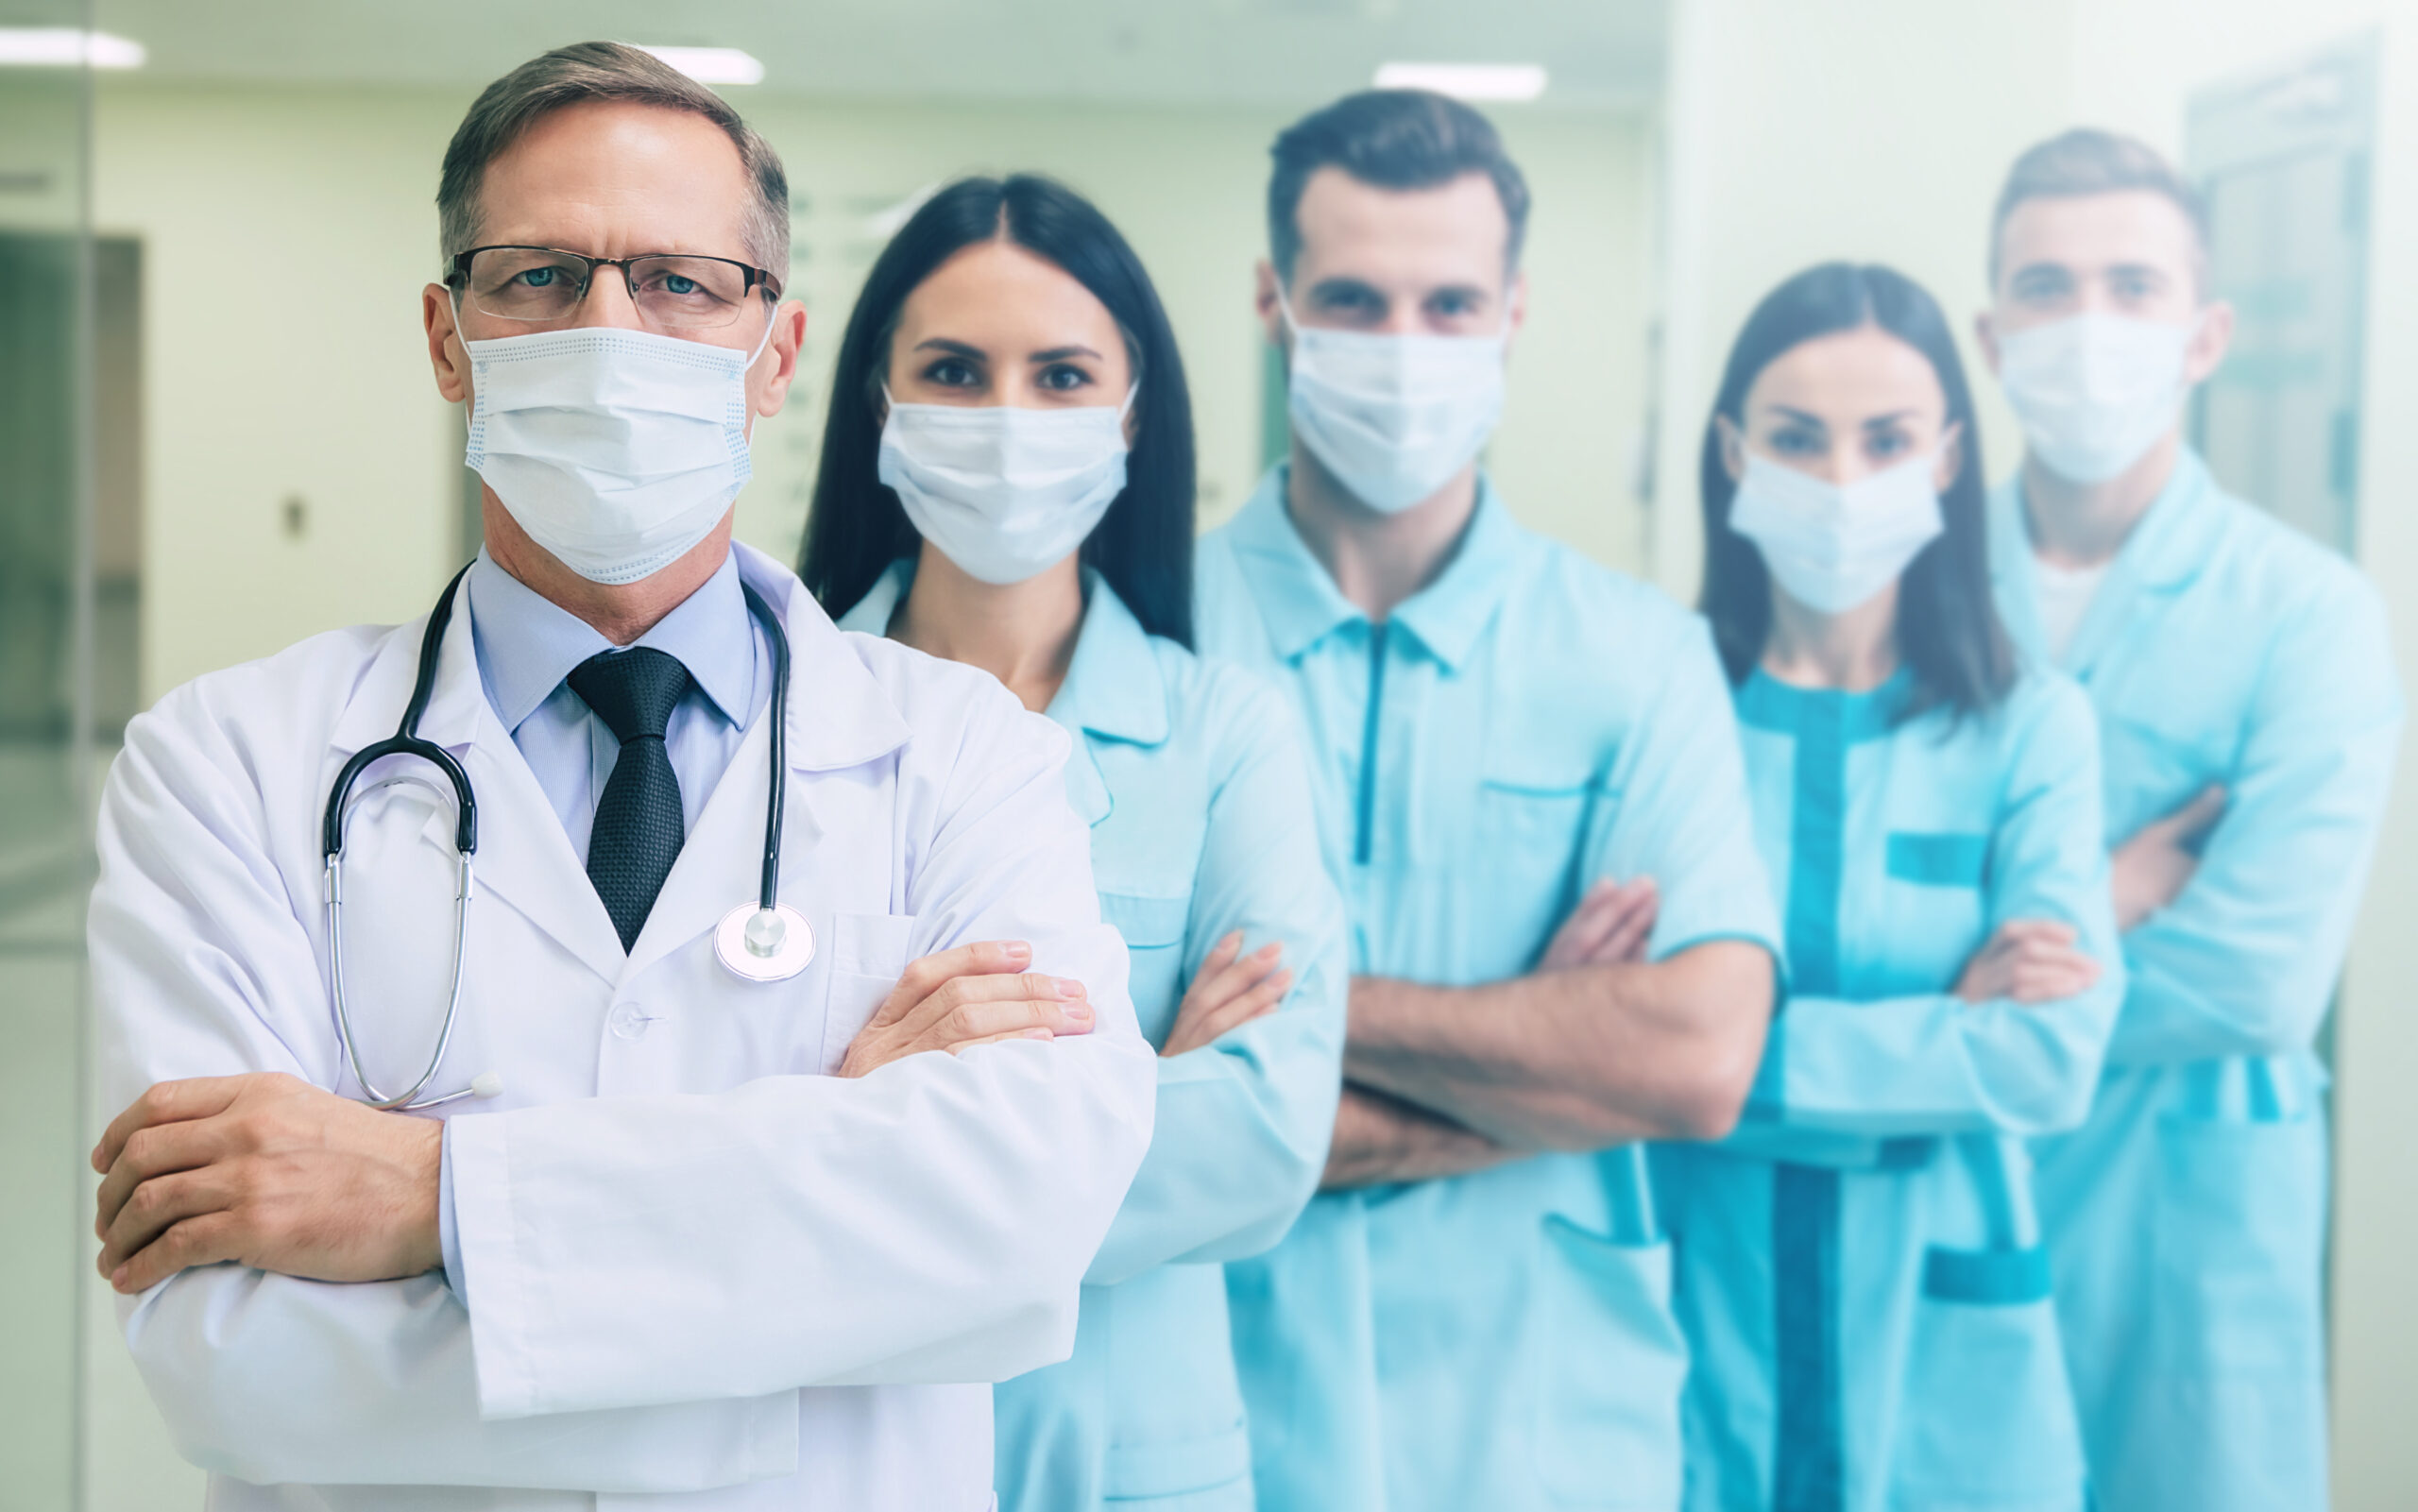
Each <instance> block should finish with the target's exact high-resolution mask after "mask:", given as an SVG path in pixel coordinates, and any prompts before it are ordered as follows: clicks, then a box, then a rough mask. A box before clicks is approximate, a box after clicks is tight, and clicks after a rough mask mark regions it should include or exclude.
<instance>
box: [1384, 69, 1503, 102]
mask: <svg viewBox="0 0 2418 1512" xmlns="http://www.w3.org/2000/svg"><path fill="white" fill-rule="evenodd" d="M1377 88H1379V89H1381V90H1434V91H1435V92H1436V93H1439V94H1449V95H1451V96H1452V97H1453V98H1455V99H1456V100H1533V99H1535V98H1536V97H1537V96H1538V95H1540V94H1542V93H1544V92H1545V70H1544V65H1543V64H1541V63H1384V64H1380V65H1379V66H1378V68H1377Z"/></svg>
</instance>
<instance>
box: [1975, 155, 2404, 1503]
mask: <svg viewBox="0 0 2418 1512" xmlns="http://www.w3.org/2000/svg"><path fill="white" fill-rule="evenodd" d="M1993 242H1994V245H1993V247H1992V254H1991V264H1992V265H1991V280H1992V284H1993V287H1994V303H1993V305H1992V307H1991V309H1990V311H1989V313H1988V314H1986V315H1984V317H1983V319H1982V321H1981V337H1982V342H1983V345H1984V348H1986V349H1987V350H1988V352H1989V355H1990V359H1991V363H1992V365H1994V366H1995V367H1996V368H1997V370H1998V373H1999V376H2000V379H2001V382H2003V383H2004V384H2005V387H2006V391H2007V398H2008V399H2009V400H2010V401H2012V403H2013V404H2014V406H2015V409H2016V412H2017V414H2018V416H2021V418H2022V420H2023V425H2024V432H2025V436H2026V439H2027V442H2028V450H2027V451H2026V453H2025V456H2024V462H2023V467H2022V470H2021V471H2020V473H2018V475H2017V476H2016V477H2015V478H2013V479H2010V480H2009V481H2008V482H2007V484H2005V485H2004V486H2002V487H2001V489H2000V490H1999V491H1998V494H1997V496H1996V497H1995V498H1994V499H1993V500H1992V509H1991V516H1992V519H1991V527H1992V540H1991V545H1990V557H1991V564H1992V568H1993V571H1994V574H1995V576H1996V579H1997V592H1998V597H1999V603H2000V608H2001V613H2002V614H2003V616H2004V618H2005V620H2006V623H2007V628H2008V630H2009V631H2010V633H2012V634H2013V635H2014V636H2015V637H2016V639H2017V641H2018V644H2019V645H2020V646H2021V647H2022V648H2023V649H2024V651H2025V652H2026V653H2028V654H2031V655H2032V656H2034V657H2035V658H2038V659H2040V660H2044V661H2047V662H2049V663H2052V664H2053V665H2055V666H2058V667H2062V668H2064V669H2065V670H2066V671H2069V672H2071V673H2072V674H2073V675H2074V676H2075V677H2076V678H2078V679H2079V680H2080V681H2081V683H2082V684H2083V686H2084V688H2086V690H2087V691H2088V693H2089V695H2090V700H2091V703H2092V704H2093V705H2094V706H2095V707H2096V708H2097V709H2098V711H2099V717H2100V722H2101V728H2102V745H2103V750H2104V756H2105V780H2106V787H2107V802H2106V819H2107V834H2108V844H2109V847H2110V849H2111V851H2112V852H2113V856H2112V865H2111V872H2112V877H2113V885H2114V889H2115V893H2116V909H2117V916H2118V918H2117V922H2118V925H2119V926H2120V927H2121V928H2122V929H2123V930H2124V931H2125V933H2124V958H2125V964H2126V966H2127V968H2128V970H2129V972H2130V975H2131V985H2130V988H2129V992H2128V995H2127V996H2126V998H2125V1002H2124V1007H2123V1011H2122V1015H2121V1017H2120V1020H2119V1022H2118V1025H2117V1028H2116V1034H2115V1038H2114V1040H2113V1042H2112V1043H2111V1044H2110V1045H2109V1048H2108V1052H2107V1069H2106V1073H2105V1076H2104V1079H2103V1082H2102V1084H2101V1088H2100V1094H2099V1099H2098V1103H2097V1106H2096V1108H2095V1110H2094V1112H2093V1113H2092V1115H2091V1119H2090V1122H2089V1123H2088V1124H2086V1126H2085V1127H2084V1128H2083V1129H2082V1130H2080V1131H2078V1132H2076V1133H2074V1134H2071V1135H2067V1136H2064V1137H2062V1138H2060V1139H2057V1140H2055V1141H2052V1142H2051V1143H2050V1145H2049V1146H2048V1147H2047V1148H2046V1149H2045V1150H2044V1152H2043V1161H2042V1164H2041V1166H2040V1199H2041V1215H2042V1220H2043V1223H2044V1225H2045V1226H2046V1228H2047V1230H2048V1233H2049V1239H2050V1243H2051V1246H2052V1255H2053V1259H2054V1262H2055V1272H2056V1278H2057V1295H2058V1311H2059V1315H2060V1318H2061V1321H2062V1322H2063V1324H2064V1327H2065V1331H2066V1334H2067V1349H2068V1356H2069V1360H2070V1362H2071V1365H2072V1368H2073V1374H2074V1385H2075V1389H2076V1393H2077V1396H2078V1397H2079V1400H2080V1405H2081V1409H2082V1419H2083V1429H2084V1436H2085V1439H2086V1449H2087V1451H2088V1454H2089V1458H2090V1470H2091V1476H2092V1481H2093V1484H2094V1487H2095V1490H2096V1493H2097V1496H2098V1501H2099V1504H2100V1505H2101V1506H2103V1507H2105V1508H2108V1509H2110V1512H2138V1509H2142V1508H2169V1507H2171V1508H2177V1509H2182V1508H2189V1509H2191V1512H2228V1509H2232V1508H2241V1509H2244V1512H2248V1509H2251V1508H2260V1509H2268V1508H2278V1507H2322V1506H2324V1505H2325V1504H2326V1470H2325V1400H2324V1338H2323V1334H2322V1329H2323V1322H2324V1320H2323V1317H2322V1311H2321V1285H2322V1282H2321V1277H2322V1270H2323V1264H2324V1244H2325V1194H2326V1140H2325V1111H2324V1088H2325V1072H2324V1068H2323V1066H2322V1065H2321V1064H2320V1062H2319V1061H2318V1059H2317V1056H2316V1054H2315V1053H2314V1050H2313V1045H2314V1044H2315V1041H2316V1038H2317V1033H2318V1028H2319V1026H2320V1024H2321V1023H2323V1021H2324V1017H2325V1012H2326V1010H2327V1008H2328V1006H2329V1004H2330V1002H2331V1000H2332V995H2333V992H2334V983H2335V978H2336V977H2337V975H2338V974H2339V972H2340V971H2341V965H2342V957H2343V952H2344V950H2345V948H2346V946H2347V943H2348V941H2349V938H2350V933H2351V926H2352V922H2353V918H2354V915H2355V914H2356V912H2357V910H2358V901H2359V892H2360V887H2361V883H2362V881H2363V879H2364V878H2365V877H2366V875H2367V870H2368V861H2369V858H2370V855H2371V853H2372V852H2373V850H2374V848H2375V837H2376V827H2377V823H2378V820H2379V818H2380V815H2381V811H2382V809H2383V807H2384V801H2385V790H2386V785H2387V782H2388V780H2389V778H2390V775H2391V773H2392V764H2393V753H2394V746H2395V744H2396V742H2397V740H2398V739H2399V734H2400V729H2401V697H2400V691H2399V685H2398V682H2397V680H2396V678H2395V676H2394V672H2393V668H2392V658H2391V652H2390V648H2389V646H2388V644H2387V638H2386V625H2385V616H2384V608H2383V604H2382V603H2380V602H2379V600H2378V598H2377V596H2376V594H2375V590H2374V589H2373V588H2371V587H2370V586H2369V585H2368V583H2367V581H2366V580H2365V579H2364V578H2362V577H2361V576H2360V575H2359V573H2358V571H2357V570H2355V569H2353V568H2352V567H2351V566H2350V565H2349V564H2348V563H2346V562H2344V561H2343V560H2342V559H2341V558H2340V557H2339V556H2336V555H2335V554H2333V553H2332V552H2328V551H2325V550H2324V549H2323V548H2321V547H2319V546H2318V545H2316V544H2315V543H2313V542H2311V541H2309V540H2307V539H2306V538H2305V537H2303V536H2301V535H2297V534H2295V533H2294V532H2292V531H2291V530H2290V529H2288V528H2286V527H2285V526H2283V525H2281V524H2279V523H2278V522H2276V520H2275V519H2273V518H2272V517H2270V516H2268V515H2266V514H2264V513H2262V512H2260V511H2259V510H2257V509H2255V508H2253V507H2252V506H2251V505H2249V504H2247V503H2245V502H2243V501H2240V500H2238V499H2235V498H2233V497H2231V496H2230V495H2228V494H2226V493H2225V492H2224V491H2223V490H2222V488H2220V487H2219V486H2218V485H2217V483H2216V481H2215V480H2214V479H2213V478H2212V477H2211V476H2210V475H2209V472H2208V468H2207V467H2206V465H2205V463H2203V462H2202V461H2201V459H2200V458H2199V457H2198V456H2197V455H2196V454H2195V453H2193V452H2192V451H2191V450H2190V449H2189V448H2188V447H2186V446H2185V445H2184V443H2183V433H2182V416H2183V399H2184V398H2185V396H2186V394H2187V393H2188V390H2189V388H2190V386H2191V385H2192V384H2194V383H2197V382H2201V381H2203V380H2205V378H2206V377H2207V376H2208V375H2209V374H2210V373H2211V372H2213V371H2214V370H2215V368H2216V366H2217V365H2218V363H2219V362H2220V361H2222V358H2223V356H2224V349H2225V345H2226V341H2227V338H2228V337H2229V336H2230V334H2231V332H2232V325H2233V312H2232V311H2231V309H2230V308H2228V307H2227V306H2226V305H2225V304H2223V303H2222V301H2219V300H2216V299H2213V298H2212V297H2210V294H2209V291H2208V289H2207V286H2206V284H2207V246H2206V229H2205V217H2204V215H2203V212H2202V210H2201V207H2200V205H2199V202H2198V200H2197V198H2196V196H2194V195H2193V194H2192V193H2191V191H2190V190H2189V189H2188V187H2187V186H2186V185H2185V184H2184V183H2183V182H2182V180H2181V179H2180V178H2177V177H2176V175H2175V174H2174V172H2173V170H2172V169H2171V168H2170V167H2169V166H2168V165H2167V164H2166V163H2165V162H2164V161H2162V160H2160V159H2159V157H2158V156H2157V155H2156V154H2155V153H2154V152H2153V151H2151V150H2150V149H2149V148H2148V147H2146V146H2143V145H2142V144H2139V143H2137V142H2132V141H2129V140H2126V139H2124V138H2120V137H2115V136H2111V135H2109V134H2107V133H2104V132H2098V131H2074V132H2069V133H2068V134H2066V135H2064V136H2062V137H2058V138H2056V139H2054V140H2052V141H2050V142H2047V143H2044V144H2041V145H2039V146H2037V147H2035V148H2034V149H2032V150H2031V151H2030V152H2028V153H2026V154H2024V156H2023V157H2022V158H2021V159H2019V160H2018V161H2017V162H2016V165H2015V168H2014V171H2013V173H2012V175H2011V176H2010V177H2009V178H2008V181H2007V185H2006V188H2005V191H2004V193H2003V194H2002V195H2001V198H2000V201H1999V209H1998V217H1997V223H1996V226H1995V228H1994V230H1993Z"/></svg>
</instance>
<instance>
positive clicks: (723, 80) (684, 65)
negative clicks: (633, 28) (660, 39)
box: [638, 42, 764, 84]
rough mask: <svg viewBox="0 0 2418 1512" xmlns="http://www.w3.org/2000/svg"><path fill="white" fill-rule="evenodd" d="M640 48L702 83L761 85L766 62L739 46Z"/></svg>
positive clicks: (640, 45) (643, 46) (641, 46)
mask: <svg viewBox="0 0 2418 1512" xmlns="http://www.w3.org/2000/svg"><path fill="white" fill-rule="evenodd" d="M638 46H639V51H640V52H645V53H653V54H655V56H656V57H657V58H660V59H663V60H664V61H665V62H667V63H670V64H671V65H672V66H673V67H674V68H676V69H678V70H680V72H682V73H684V74H686V75H688V76H690V78H693V79H695V80H696V81H697V82H698V83H700V84H761V83H762V82H764V65H763V64H762V63H760V62H758V61H757V60H756V58H755V55H754V54H752V53H743V52H741V51H740V50H739V49H738V48H736V47H649V46H648V45H646V43H644V42H640V43H639V44H638Z"/></svg>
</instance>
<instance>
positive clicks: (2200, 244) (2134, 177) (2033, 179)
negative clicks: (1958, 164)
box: [1990, 127, 2208, 287]
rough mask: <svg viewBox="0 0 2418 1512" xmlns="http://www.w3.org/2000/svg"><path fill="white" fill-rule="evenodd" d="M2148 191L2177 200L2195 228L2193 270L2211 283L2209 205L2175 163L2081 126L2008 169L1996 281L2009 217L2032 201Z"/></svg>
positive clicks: (1997, 214) (1995, 239) (1996, 227)
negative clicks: (2129, 191)
mask: <svg viewBox="0 0 2418 1512" xmlns="http://www.w3.org/2000/svg"><path fill="white" fill-rule="evenodd" d="M2127 190H2144V191H2147V192H2148V193H2150V194H2153V195H2161V196H2163V197H2164V198H2166V199H2167V200H2169V201H2171V202H2172V204H2173V206H2174V208H2175V209H2177V210H2179V211H2181V212H2183V218H2184V219H2185V220H2187V221H2188V222H2190V224H2191V239H2192V244H2193V249H2194V252H2195V256H2194V257H2193V259H2192V272H2193V275H2194V276H2195V277H2197V278H2198V279H2199V280H2201V281H2202V282H2203V283H2205V282H2206V268H2207V259H2208V206H2207V202H2206V201H2205V200H2204V199H2202V198H2201V197H2200V192H2199V191H2198V190H2196V189H2194V188H2192V187H2191V185H2190V183H2189V181H2188V180H2187V179H2186V178H2184V177H2183V176H2182V175H2181V174H2179V173H2177V172H2175V171H2174V165H2173V164H2172V163H2170V162H2168V161H2166V159H2165V158H2164V157H2163V156H2161V155H2160V154H2159V152H2158V150H2157V149H2156V148H2155V147H2153V146H2151V145H2150V144H2148V143H2146V142H2142V141H2140V140H2138V139H2137V138H2135V137H2128V136H2120V135H2119V134H2118V133H2116V132H2114V131H2102V130H2099V129H2097V128H2095V127H2074V128H2073V129H2072V130H2070V131H2066V132H2061V133H2060V134H2058V135H2056V136H2053V137H2051V138H2050V139H2049V140H2048V141H2046V142H2043V143H2040V144H2038V145H2036V146H2034V147H2033V148H2031V149H2030V150H2029V151H2027V152H2025V153H2024V154H2023V156H2021V157H2019V158H2018V159H2016V160H2015V166H2014V167H2012V168H2010V169H2008V170H2007V175H2006V184H2005V186H2004V187H2003V188H2001V190H2000V191H1999V203H1998V209H1997V210H1996V211H1994V212H1992V213H1991V215H1990V283H1991V285H1992V286H1993V287H1995V286H1996V285H1997V283H1998V281H1999V253H2000V245H1999V244H2000V243H2001V240H2003V238H2004V236H2005V232H2006V223H2007V217H2008V216H2010V215H2013V214H2014V213H2015V209H2016V207H2017V206H2018V205H2020V204H2022V203H2023V202H2024V201H2025V200H2027V199H2059V198H2067V197H2071V196H2074V195H2112V194H2120V193H2123V192H2124V191H2127Z"/></svg>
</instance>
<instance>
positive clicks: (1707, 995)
mask: <svg viewBox="0 0 2418 1512" xmlns="http://www.w3.org/2000/svg"><path fill="white" fill-rule="evenodd" d="M1771 984H1772V977H1771V964H1770V958H1769V957H1768V956H1767V955H1765V954H1764V952H1763V951H1762V948H1761V947H1759V946H1754V945H1746V944H1738V943H1713V944H1707V945H1700V946H1697V947H1695V948H1694V949H1692V950H1689V951H1686V952H1683V953H1682V954H1680V955H1678V956H1677V957H1674V958H1673V959H1672V960H1668V961H1663V962H1660V963H1657V964H1654V965H1647V966H1596V967H1579V968H1575V969H1572V970H1568V971H1555V972H1539V973H1537V974H1534V975H1532V976H1528V977H1517V978H1514V979H1513V980H1510V981H1507V982H1496V983H1492V984H1490V985H1487V986H1482V987H1466V988H1441V987H1429V986H1424V985H1422V984H1418V983H1412V982H1402V981H1393V980H1388V979H1386V978H1379V977H1359V978H1355V979H1354V982H1353V991H1352V1026H1351V1032H1350V1034H1349V1036H1348V1037H1347V1039H1346V1040H1345V1043H1344V1075H1345V1076H1346V1077H1347V1078H1348V1079H1351V1080H1353V1081H1356V1082H1359V1083H1361V1084H1363V1085H1365V1086H1369V1087H1372V1088H1375V1089H1376V1090H1378V1091H1382V1092H1385V1093H1388V1094H1390V1095H1391V1096H1395V1097H1398V1098H1400V1099H1402V1100H1403V1101H1405V1102H1409V1103H1413V1104H1416V1105H1417V1106H1419V1107H1421V1108H1423V1109H1426V1110H1428V1111H1429V1112H1431V1113H1437V1114H1439V1115H1440V1116H1442V1117H1444V1118H1446V1119H1449V1120H1451V1121H1452V1122H1454V1123H1457V1124H1460V1125H1463V1126H1465V1127H1467V1128H1469V1129H1471V1130H1475V1131H1476V1132H1478V1133H1480V1134H1484V1135H1485V1136H1487V1137H1488V1138H1490V1139H1491V1140H1493V1141H1495V1142H1496V1143H1498V1144H1503V1145H1508V1146H1511V1147H1517V1148H1529V1149H1595V1148H1600V1147H1605V1146H1608V1145H1615V1144H1620V1143H1623V1142H1625V1141H1627V1140H1634V1139H1660V1138H1718V1137H1719V1136H1720V1135H1721V1134H1723V1133H1725V1132H1727V1131H1728V1127H1729V1125H1730V1124H1731V1122H1733V1121H1734V1120H1735V1118H1736V1117H1737V1113H1738V1109H1739V1107H1740V1106H1741V1105H1742V1104H1743V1103H1744V1101H1745V1094H1746V1088H1747V1086H1748V1085H1749V1083H1751V1081H1752V1080H1753V1079H1754V1071H1755V1065H1756V1062H1757V1061H1758V1059H1759V1058H1760V1057H1761V1055H1762V1037H1763V1030H1764V1028H1765V1027H1766V1026H1767V1024H1768V1022H1769V1018H1770V1010H1771Z"/></svg>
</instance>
